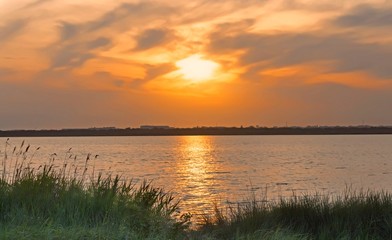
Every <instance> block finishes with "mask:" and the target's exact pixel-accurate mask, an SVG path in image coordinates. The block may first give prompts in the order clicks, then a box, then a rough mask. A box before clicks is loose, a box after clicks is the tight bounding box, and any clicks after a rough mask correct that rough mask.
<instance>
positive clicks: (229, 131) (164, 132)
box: [0, 126, 392, 137]
mask: <svg viewBox="0 0 392 240" xmlns="http://www.w3.org/2000/svg"><path fill="white" fill-rule="evenodd" d="M371 134H392V127H372V126H369V127H303V128H302V127H274V128H267V127H261V128H255V127H246V128H238V127H202V128H169V129H159V128H157V129H142V128H125V129H121V128H115V129H105V128H103V129H100V128H88V129H62V130H7V131H0V137H88V136H97V137H98V136H197V135H207V136H228V135H371Z"/></svg>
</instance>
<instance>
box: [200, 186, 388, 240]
mask: <svg viewBox="0 0 392 240" xmlns="http://www.w3.org/2000/svg"><path fill="white" fill-rule="evenodd" d="M199 231H200V232H201V233H203V232H204V233H205V234H206V235H208V236H210V237H211V238H215V239H232V238H234V239H235V238H237V239H260V238H261V239H392V196H391V195H390V194H388V193H384V192H364V191H360V192H354V191H346V193H344V194H342V195H340V196H334V197H331V196H321V195H316V196H301V197H295V196H294V197H292V198H289V199H282V200H280V201H278V202H272V203H269V202H263V201H261V202H258V201H255V200H252V201H250V202H248V203H247V204H244V205H238V206H236V207H235V208H228V209H226V210H225V211H223V210H218V209H217V211H216V216H215V219H213V220H211V219H206V223H205V224H204V226H202V228H201V229H200V230H199Z"/></svg>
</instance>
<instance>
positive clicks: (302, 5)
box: [0, 0, 392, 130]
mask: <svg viewBox="0 0 392 240" xmlns="http://www.w3.org/2000/svg"><path fill="white" fill-rule="evenodd" d="M391 32H392V1H389V0H339V1H337V0H336V1H335V0H318V1H315V0H314V1H311V0H285V1H284V0H193V1H181V2H180V1H171V0H151V1H150V0H142V1H133V0H130V1H126V0H124V1H122V0H116V1H109V0H85V1H76V0H67V1H62V0H18V1H10V0H0V130H8V129H60V128H84V127H108V126H116V127H138V126H139V125H146V124H152V125H170V126H175V127H193V126H240V125H243V126H249V125H259V126H285V125H286V124H287V125H290V126H307V125H362V124H367V125H392V110H391V109H392V35H391V34H390V33H391Z"/></svg>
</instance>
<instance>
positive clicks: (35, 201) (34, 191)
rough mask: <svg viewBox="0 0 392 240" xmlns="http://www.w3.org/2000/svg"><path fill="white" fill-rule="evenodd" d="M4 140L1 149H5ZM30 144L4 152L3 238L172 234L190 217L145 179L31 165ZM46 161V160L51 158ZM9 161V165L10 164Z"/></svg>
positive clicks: (1, 188) (0, 218)
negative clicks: (180, 213)
mask: <svg viewBox="0 0 392 240" xmlns="http://www.w3.org/2000/svg"><path fill="white" fill-rule="evenodd" d="M7 144H8V142H7V143H6V148H7ZM29 149H30V146H24V143H22V144H21V146H20V147H19V149H16V148H14V150H13V151H12V154H10V155H7V149H5V152H4V159H3V166H2V169H3V171H2V172H1V173H2V174H1V180H0V237H1V238H3V239H10V238H14V239H39V238H44V239H45V238H56V239H156V238H159V239H177V238H182V237H183V234H184V231H183V229H184V228H186V226H187V223H188V222H189V218H188V217H186V216H184V217H182V218H181V216H177V215H178V213H177V210H178V201H176V200H175V199H174V198H173V196H172V195H171V194H167V193H165V192H164V191H163V190H162V189H160V188H155V187H153V186H152V185H151V183H149V182H146V181H145V182H143V183H141V184H140V185H138V186H136V185H135V184H132V182H126V181H121V180H120V177H119V176H114V177H112V176H110V175H107V176H105V177H104V176H103V175H102V174H98V176H97V177H96V178H89V176H88V175H87V174H86V173H87V163H88V161H89V160H90V155H89V156H87V158H86V161H85V166H84V168H82V169H81V172H80V173H78V170H77V167H75V166H68V165H67V164H66V163H64V164H63V166H62V167H61V168H55V167H54V165H53V164H49V165H42V166H38V167H37V169H35V168H33V167H32V165H31V163H30V162H29V160H30V159H29V158H28V157H27V156H28V154H27V153H28V151H29ZM50 163H51V162H50ZM10 166H13V167H12V168H10Z"/></svg>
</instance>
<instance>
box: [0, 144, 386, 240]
mask: <svg viewBox="0 0 392 240" xmlns="http://www.w3.org/2000/svg"><path fill="white" fill-rule="evenodd" d="M6 147H7V146H6ZM29 148H30V147H29V146H24V145H23V144H22V145H21V146H20V148H18V149H16V148H14V149H13V151H12V153H11V154H9V155H7V149H5V151H4V152H3V153H4V157H3V161H2V165H1V175H0V177H1V179H0V238H1V239H392V196H391V195H390V194H388V193H384V192H363V191H362V192H354V191H347V192H346V193H344V194H342V195H340V196H334V197H331V196H321V195H316V196H310V195H309V196H300V197H295V196H294V197H292V198H289V199H282V200H280V201H277V202H267V201H256V199H255V198H254V199H251V201H248V203H246V204H239V205H237V206H235V207H233V206H232V207H229V208H226V209H216V214H215V216H209V217H207V216H206V218H205V222H204V224H202V226H200V228H199V229H196V230H191V229H190V228H189V223H190V218H189V215H183V216H181V215H179V214H178V201H176V200H175V199H174V198H173V196H172V195H171V194H167V193H165V192H164V191H163V190H162V189H160V188H155V187H153V186H152V185H151V184H150V183H148V182H144V183H142V184H139V185H137V186H136V185H134V184H132V183H129V182H123V181H120V178H119V177H118V176H114V177H112V176H110V175H107V176H105V177H103V176H102V175H98V176H96V177H94V171H92V173H91V174H92V176H91V175H89V174H87V166H88V162H89V161H90V156H87V158H86V161H85V164H84V166H83V167H82V168H81V169H80V170H77V167H76V166H75V165H68V164H67V163H66V162H65V161H64V164H63V166H62V167H61V168H55V167H54V165H53V162H49V164H47V165H43V166H38V167H36V168H34V167H33V166H32V165H31V163H30V160H31V158H30V157H28V154H27V153H28V151H29ZM32 155H34V154H32ZM10 166H12V167H10ZM79 171H80V172H79Z"/></svg>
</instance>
